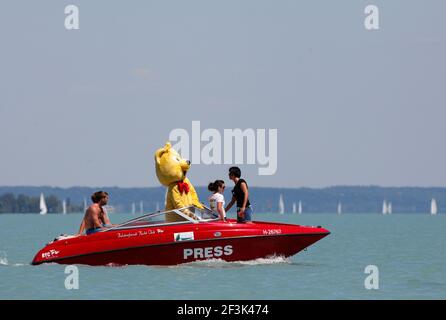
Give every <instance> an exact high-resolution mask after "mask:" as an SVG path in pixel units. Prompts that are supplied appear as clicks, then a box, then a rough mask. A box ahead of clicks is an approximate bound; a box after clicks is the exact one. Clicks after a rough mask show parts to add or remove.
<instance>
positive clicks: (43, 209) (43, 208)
mask: <svg viewBox="0 0 446 320" xmlns="http://www.w3.org/2000/svg"><path fill="white" fill-rule="evenodd" d="M39 207H40V214H42V215H43V214H47V213H48V208H47V207H46V202H45V197H44V196H43V193H41V194H40V203H39Z"/></svg>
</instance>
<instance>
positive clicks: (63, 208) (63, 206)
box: [62, 199, 67, 214]
mask: <svg viewBox="0 0 446 320" xmlns="http://www.w3.org/2000/svg"><path fill="white" fill-rule="evenodd" d="M62 213H63V214H67V202H66V201H65V199H64V200H63V201H62Z"/></svg>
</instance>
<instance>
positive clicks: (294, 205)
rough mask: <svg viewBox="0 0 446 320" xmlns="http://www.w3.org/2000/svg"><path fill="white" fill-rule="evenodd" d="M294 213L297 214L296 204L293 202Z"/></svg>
mask: <svg viewBox="0 0 446 320" xmlns="http://www.w3.org/2000/svg"><path fill="white" fill-rule="evenodd" d="M293 213H296V202H293Z"/></svg>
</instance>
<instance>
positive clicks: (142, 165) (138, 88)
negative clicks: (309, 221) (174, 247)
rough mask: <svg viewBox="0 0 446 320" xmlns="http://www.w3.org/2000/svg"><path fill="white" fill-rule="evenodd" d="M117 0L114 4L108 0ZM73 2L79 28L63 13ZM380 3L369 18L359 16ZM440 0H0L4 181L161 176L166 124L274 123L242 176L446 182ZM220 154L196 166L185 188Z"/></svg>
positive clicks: (111, 182) (269, 182)
mask: <svg viewBox="0 0 446 320" xmlns="http://www.w3.org/2000/svg"><path fill="white" fill-rule="evenodd" d="M118 3H119V4H118ZM68 4H74V5H77V6H78V8H79V14H80V29H79V30H67V29H65V26H64V21H65V17H66V15H65V13H64V9H65V6H66V5H68ZM369 4H374V5H377V6H378V8H379V10H380V11H379V14H380V16H379V18H380V19H379V23H380V29H379V30H375V31H368V30H366V29H365V27H364V19H365V17H366V14H365V13H364V8H365V7H366V6H367V5H369ZM445 12H446V2H445V1H421V0H420V1H407V0H404V1H403V0H399V1H396V0H394V1H375V0H369V1H358V0H355V1H329V0H327V1H295V0H289V1H283V0H281V1H272V0H270V1H258V0H252V1H246V0H245V1H227V0H225V1H205V0H203V1H191V0H187V1H126V2H125V1H74V0H73V1H60V0H58V1H56V0H54V1H43V0H41V1H16V0H15V1H12V0H8V1H2V6H1V11H0V36H1V37H0V39H1V45H0V57H1V59H0V185H54V186H63V187H67V186H74V185H82V186H103V185H107V186H122V187H133V186H141V187H142V186H157V185H159V182H158V180H157V178H156V175H155V170H154V161H153V154H154V152H155V150H156V149H157V148H159V147H161V146H162V145H163V144H164V143H165V142H166V141H167V139H168V136H169V133H170V132H171V130H173V129H175V128H184V129H186V130H188V131H190V130H191V125H192V121H193V120H197V121H200V122H201V127H202V130H203V129H206V128H215V129H217V130H219V131H220V132H223V130H224V129H233V128H241V129H247V128H253V129H277V130H278V154H277V161H278V167H277V172H276V174H274V175H271V176H259V175H258V173H257V172H258V171H257V169H258V165H241V166H240V167H241V168H242V170H243V173H244V175H245V177H246V178H247V180H248V182H249V183H250V185H257V186H277V187H279V186H283V187H301V186H308V187H323V186H331V185H358V184H360V185H369V184H375V185H383V186H401V185H411V186H413V185H420V186H445V185H446V183H445V181H446V170H445V165H446V148H445V142H444V140H445V137H446V134H445V133H446V125H445V123H446V103H445V102H446V98H445V93H446V81H445V80H446V63H445V57H446V22H445V19H444V14H445ZM228 167H229V165H204V164H200V165H194V166H192V168H191V171H190V173H189V177H190V179H191V181H192V182H193V183H194V184H196V185H204V184H207V183H208V181H210V180H214V179H216V178H223V179H225V180H227V168H228Z"/></svg>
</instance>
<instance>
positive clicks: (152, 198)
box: [0, 182, 446, 214]
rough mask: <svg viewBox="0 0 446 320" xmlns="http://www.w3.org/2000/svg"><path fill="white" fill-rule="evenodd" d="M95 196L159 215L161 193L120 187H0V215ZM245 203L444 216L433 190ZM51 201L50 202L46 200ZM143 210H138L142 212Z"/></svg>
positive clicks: (271, 192)
mask: <svg viewBox="0 0 446 320" xmlns="http://www.w3.org/2000/svg"><path fill="white" fill-rule="evenodd" d="M231 189H232V183H230V182H228V183H227V188H226V190H225V194H224V196H225V199H226V202H229V201H230V199H231ZM98 190H104V191H107V192H108V193H109V194H110V202H109V204H110V205H111V206H113V207H114V209H115V210H114V212H132V210H133V209H135V211H136V213H140V212H141V211H143V212H144V213H147V212H152V211H155V210H156V209H163V207H164V198H165V194H166V189H165V188H163V187H150V188H119V187H97V188H90V187H71V188H56V187H47V186H42V187H26V186H23V187H0V195H2V194H3V196H1V198H0V212H9V213H14V212H39V201H38V198H39V196H40V193H43V194H44V195H45V199H46V203H47V207H48V211H49V212H50V213H51V212H54V213H56V212H62V204H61V201H62V200H65V201H66V203H67V205H68V212H82V211H83V207H84V201H85V202H86V203H87V205H90V204H91V200H90V196H91V194H92V193H93V192H95V191H98ZM196 190H197V193H198V195H199V198H200V200H201V201H202V202H203V203H205V204H208V203H207V199H208V196H209V194H210V193H209V191H208V190H207V188H206V187H204V186H197V187H196ZM249 192H250V196H249V197H250V201H251V203H252V205H253V207H254V210H255V212H257V213H269V212H273V213H274V212H278V210H279V209H278V207H279V196H280V195H281V194H282V195H283V199H284V203H285V213H291V212H292V210H293V203H295V204H296V205H297V204H298V203H299V201H301V203H302V208H303V213H335V212H336V211H337V207H338V203H341V204H342V212H343V213H380V212H381V211H382V206H383V201H384V200H386V201H387V202H391V203H392V209H393V213H429V212H430V203H431V200H432V198H434V199H436V202H437V206H438V213H440V214H441V213H443V212H445V211H446V188H443V187H435V188H425V187H378V186H336V187H327V188H268V187H254V186H250V188H249ZM47 195H51V196H47ZM141 209H142V210H141Z"/></svg>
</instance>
